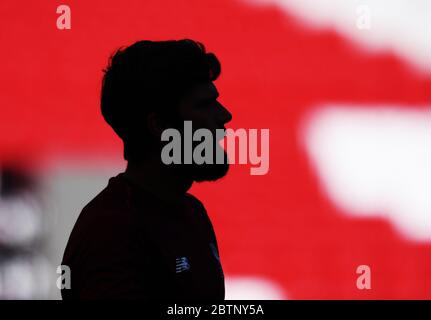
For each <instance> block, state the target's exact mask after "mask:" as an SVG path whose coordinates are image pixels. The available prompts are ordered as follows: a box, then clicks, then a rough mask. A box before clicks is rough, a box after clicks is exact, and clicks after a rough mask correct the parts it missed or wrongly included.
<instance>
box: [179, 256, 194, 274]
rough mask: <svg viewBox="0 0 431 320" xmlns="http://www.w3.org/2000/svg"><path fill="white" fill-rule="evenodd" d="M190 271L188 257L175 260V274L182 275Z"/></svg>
mask: <svg viewBox="0 0 431 320" xmlns="http://www.w3.org/2000/svg"><path fill="white" fill-rule="evenodd" d="M187 270H190V263H189V259H187V258H186V257H181V258H176V259H175V272H176V273H180V272H184V271H187Z"/></svg>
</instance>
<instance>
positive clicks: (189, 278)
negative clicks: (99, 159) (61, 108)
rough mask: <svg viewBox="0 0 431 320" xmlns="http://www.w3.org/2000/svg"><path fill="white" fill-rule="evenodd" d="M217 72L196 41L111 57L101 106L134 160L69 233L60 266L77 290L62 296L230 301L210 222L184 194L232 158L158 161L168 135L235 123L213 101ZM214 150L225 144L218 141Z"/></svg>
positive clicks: (144, 44) (150, 45)
mask: <svg viewBox="0 0 431 320" xmlns="http://www.w3.org/2000/svg"><path fill="white" fill-rule="evenodd" d="M219 74H220V63H219V61H218V59H217V58H216V56H215V55H214V54H212V53H207V52H206V51H205V48H204V46H203V45H202V44H200V43H197V42H194V41H192V40H180V41H160V42H153V41H139V42H136V43H135V44H133V45H131V46H129V47H127V48H125V49H120V50H118V51H117V52H116V53H115V54H114V55H113V56H112V57H111V60H110V63H109V65H108V68H107V69H106V70H105V75H104V78H103V83H102V94H101V109H102V114H103V117H104V119H105V120H106V122H107V123H108V124H109V125H110V126H111V127H112V128H113V130H114V131H115V132H116V133H117V135H118V136H119V137H120V138H121V139H122V141H123V143H124V158H125V159H126V160H127V162H128V164H127V169H126V171H125V172H124V173H120V174H119V175H117V176H116V177H113V178H111V179H110V180H109V184H108V186H107V187H106V188H105V189H104V190H103V191H102V192H101V193H100V194H99V195H97V196H96V197H95V198H94V199H93V200H92V201H91V202H90V203H89V204H87V205H86V206H85V208H84V209H83V210H82V212H81V214H80V216H79V218H78V220H77V222H76V224H75V226H74V228H73V231H72V233H71V235H70V238H69V242H68V244H67V247H66V250H65V253H64V257H63V262H62V264H63V265H67V266H69V267H70V270H71V289H63V290H62V296H63V299H182V300H184V299H187V300H188V299H224V294H225V292H224V276H223V271H222V267H221V264H220V260H219V254H218V246H217V241H216V237H215V234H214V231H213V228H212V224H211V221H210V219H209V218H208V215H207V213H206V211H205V208H204V206H203V205H202V203H201V202H200V201H199V200H197V199H196V198H195V197H194V196H192V195H190V194H188V193H187V190H188V189H189V188H190V187H191V185H192V184H193V182H194V181H207V180H212V181H214V180H217V179H219V178H221V177H223V176H224V175H225V174H226V173H227V171H228V163H227V156H226V153H225V152H224V151H223V153H222V154H223V156H224V160H226V161H223V163H218V164H215V162H216V161H215V160H214V162H213V164H211V163H203V164H196V163H193V164H184V162H182V163H181V164H178V163H175V164H165V163H164V162H163V161H162V160H161V151H162V149H163V147H164V146H166V144H167V142H164V141H162V139H161V135H162V132H163V131H164V130H165V129H168V128H175V129H178V131H179V132H183V131H184V129H183V128H184V121H191V123H192V125H193V130H196V129H199V128H205V129H208V130H209V131H210V132H211V133H214V134H215V131H216V130H217V129H224V125H225V124H226V123H227V122H229V121H230V120H231V114H230V113H229V112H228V111H227V110H226V109H225V108H224V107H223V106H222V105H221V104H220V103H219V102H218V101H217V97H218V92H217V89H216V87H215V86H214V84H213V81H214V80H216V79H217V77H218V76H219ZM214 136H215V135H214ZM184 137H185V135H183V138H182V139H184ZM182 142H184V141H182ZM194 145H196V143H194ZM213 148H214V150H217V148H220V146H219V144H218V143H217V139H214V145H213ZM181 150H182V149H181ZM184 156H186V155H184V154H183V155H182V157H184ZM215 156H216V152H214V159H215Z"/></svg>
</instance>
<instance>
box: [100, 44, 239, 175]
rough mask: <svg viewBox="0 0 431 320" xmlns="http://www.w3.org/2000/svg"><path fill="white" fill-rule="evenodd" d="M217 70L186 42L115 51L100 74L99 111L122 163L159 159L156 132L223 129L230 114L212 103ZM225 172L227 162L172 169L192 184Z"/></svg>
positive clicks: (217, 66)
mask: <svg viewBox="0 0 431 320" xmlns="http://www.w3.org/2000/svg"><path fill="white" fill-rule="evenodd" d="M220 70H221V67H220V62H219V61H218V59H217V57H216V56H215V55H214V54H212V53H207V52H206V51H205V47H204V46H203V45H202V44H200V43H198V42H195V41H192V40H188V39H186V40H179V41H157V42H155V41H138V42H136V43H134V44H133V45H131V46H129V47H127V48H124V49H120V50H118V51H117V52H116V53H115V54H114V55H113V56H112V57H111V59H110V63H109V65H108V67H107V69H106V70H105V75H104V78H103V83H102V95H101V109H102V114H103V116H104V118H105V120H106V121H107V122H108V124H109V125H110V126H111V127H112V128H113V129H114V131H115V132H116V133H117V134H118V136H119V137H120V138H121V139H122V140H123V142H124V158H125V159H126V160H128V161H129V162H137V163H139V162H141V161H143V160H144V159H145V158H146V157H148V156H151V155H153V156H154V154H155V153H157V156H158V157H159V158H160V150H161V148H162V146H163V145H162V143H161V141H160V136H161V133H162V131H163V130H164V129H167V128H176V129H178V130H179V131H182V128H183V123H184V121H192V124H193V129H194V130H196V129H200V128H205V129H209V130H210V131H211V132H215V130H216V129H223V128H224V125H225V124H226V123H227V122H229V121H230V120H231V114H230V113H229V112H228V111H227V110H226V109H225V108H224V107H223V106H222V105H221V104H220V103H219V102H218V101H217V97H218V92H217V89H216V87H215V86H214V84H213V81H215V80H216V79H217V78H218V76H219V74H220ZM183 137H184V136H183ZM214 148H219V145H218V143H217V142H215V146H214ZM226 160H227V157H226ZM226 162H227V161H226ZM227 169H228V164H227V163H225V164H224V165H222V164H213V165H209V164H203V165H196V164H193V165H181V166H179V165H176V168H175V170H177V171H180V172H182V173H184V174H186V175H188V176H189V177H191V178H192V179H193V180H194V181H203V180H216V179H217V178H220V177H222V176H223V175H225V174H226V172H227Z"/></svg>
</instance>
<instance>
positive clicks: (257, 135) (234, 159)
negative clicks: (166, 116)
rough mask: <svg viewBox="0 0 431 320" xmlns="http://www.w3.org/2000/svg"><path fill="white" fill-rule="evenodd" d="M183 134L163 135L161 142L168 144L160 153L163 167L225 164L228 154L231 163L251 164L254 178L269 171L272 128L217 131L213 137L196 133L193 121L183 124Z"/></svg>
mask: <svg viewBox="0 0 431 320" xmlns="http://www.w3.org/2000/svg"><path fill="white" fill-rule="evenodd" d="M183 133H184V137H182V136H181V132H180V131H179V130H177V129H174V128H169V129H166V130H164V131H163V132H162V136H161V140H162V141H166V142H168V143H167V144H166V145H165V146H164V147H163V149H162V152H161V159H162V162H163V163H164V164H166V165H170V164H192V163H195V164H198V165H200V164H204V163H205V164H214V163H215V164H224V163H225V161H226V158H225V153H224V152H225V151H226V153H227V154H228V162H229V164H237V163H238V164H250V165H252V167H251V168H250V174H251V175H265V174H267V173H268V171H269V129H247V130H246V129H244V128H239V129H236V130H234V129H226V130H224V129H217V130H216V131H215V137H214V134H213V132H211V131H210V130H208V129H205V128H201V129H197V130H195V131H193V126H192V121H184V131H183ZM223 138H224V139H223ZM197 142H199V143H198V144H197V145H196V143H197ZM218 142H220V146H221V147H220V148H215V153H216V154H215V157H214V143H218ZM237 142H238V143H237ZM194 144H195V146H194ZM237 150H238V154H237Z"/></svg>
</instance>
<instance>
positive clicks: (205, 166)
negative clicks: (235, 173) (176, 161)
mask: <svg viewBox="0 0 431 320" xmlns="http://www.w3.org/2000/svg"><path fill="white" fill-rule="evenodd" d="M217 153H220V154H223V162H221V163H217V161H216V154H217ZM219 162H220V161H219ZM180 166H181V168H180V171H181V174H182V175H184V176H185V177H187V178H189V179H191V180H193V181H195V182H204V181H216V180H219V179H221V178H223V177H224V176H226V174H227V173H228V171H229V158H228V155H227V153H226V151H225V150H224V149H223V148H222V147H221V146H220V145H219V144H218V143H215V145H214V152H213V161H212V163H202V164H197V163H195V162H194V161H193V163H192V164H183V165H180Z"/></svg>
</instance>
